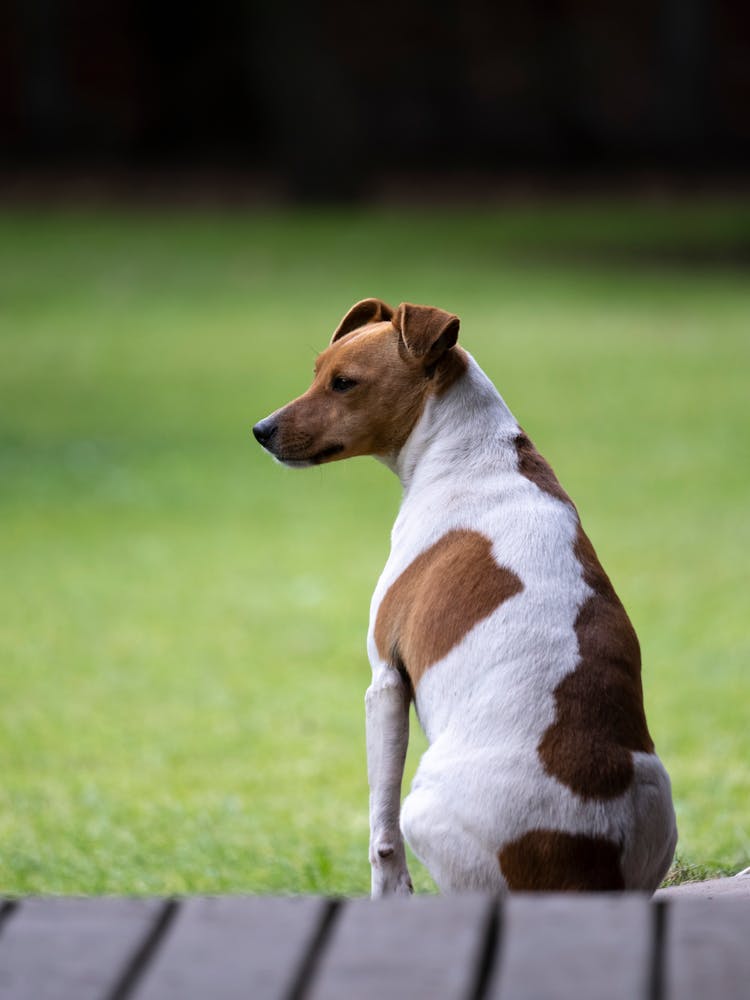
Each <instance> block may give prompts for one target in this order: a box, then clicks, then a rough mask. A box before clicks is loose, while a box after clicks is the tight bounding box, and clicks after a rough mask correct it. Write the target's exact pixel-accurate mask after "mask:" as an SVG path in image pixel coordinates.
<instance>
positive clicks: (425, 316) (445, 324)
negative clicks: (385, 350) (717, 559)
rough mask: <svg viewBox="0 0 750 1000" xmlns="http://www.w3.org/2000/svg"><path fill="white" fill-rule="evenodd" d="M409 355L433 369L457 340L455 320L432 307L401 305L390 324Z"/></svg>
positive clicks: (456, 317)
mask: <svg viewBox="0 0 750 1000" xmlns="http://www.w3.org/2000/svg"><path fill="white" fill-rule="evenodd" d="M391 322H392V323H393V325H394V326H395V327H396V329H397V330H398V332H399V333H400V334H401V339H402V340H403V342H404V345H405V346H406V349H407V350H408V351H409V353H410V354H413V355H414V357H416V358H421V359H422V360H423V361H424V364H425V367H426V368H429V367H430V366H431V365H435V364H436V363H437V362H438V361H439V360H440V358H441V357H442V356H443V355H444V354H445V352H446V351H449V350H450V349H451V347H453V346H455V343H456V341H457V340H458V327H459V325H460V323H461V321H460V319H459V318H458V316H454V315H453V313H448V312H445V310H444V309H436V308H435V307H434V306H414V305H412V304H411V303H410V302H402V303H401V305H400V306H399V307H398V309H397V310H396V312H395V313H394V316H393V319H392V320H391Z"/></svg>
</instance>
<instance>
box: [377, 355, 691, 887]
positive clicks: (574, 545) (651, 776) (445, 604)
mask: <svg viewBox="0 0 750 1000" xmlns="http://www.w3.org/2000/svg"><path fill="white" fill-rule="evenodd" d="M467 359H468V365H467V370H466V373H465V375H463V376H462V377H461V379H459V380H458V381H457V382H456V384H455V385H454V386H453V387H452V388H451V390H450V391H449V392H448V393H446V394H445V396H444V397H442V398H440V399H437V400H435V401H434V403H432V404H431V406H430V407H429V408H428V409H427V410H426V412H425V414H424V415H423V417H422V420H421V424H420V425H418V426H417V428H416V429H415V432H414V433H413V435H412V439H410V442H409V444H408V445H407V448H408V449H409V450H410V454H407V455H404V456H403V461H404V462H411V463H412V465H413V471H412V474H411V477H410V478H409V479H408V481H407V486H406V492H405V497H404V501H403V504H402V507H401V511H400V513H399V517H398V519H397V521H396V524H395V526H394V531H393V545H392V552H391V557H390V559H389V561H388V564H387V565H386V568H385V570H384V572H383V575H382V577H381V580H380V582H379V584H378V587H377V589H376V591H375V594H374V597H373V603H372V614H371V630H370V652H371V657H373V658H374V659H375V660H376V661H377V660H381V661H388V662H390V663H391V665H394V666H397V667H399V668H400V669H403V670H405V671H406V672H407V673H408V675H409V678H410V681H411V684H412V686H413V690H414V699H415V705H416V710H417V713H418V715H419V719H420V722H421V724H422V726H423V727H424V730H425V733H426V734H427V736H428V739H429V740H430V744H431V746H430V748H429V750H428V751H427V753H426V754H425V755H424V757H423V760H422V763H421V764H420V767H419V771H418V774H417V777H416V779H415V783H414V786H413V791H412V793H411V795H410V796H409V797H408V798H407V800H406V801H405V803H404V806H403V809H402V828H403V830H404V834H405V836H406V838H407V840H408V841H409V842H410V843H411V844H412V847H413V848H414V850H415V852H416V853H417V854H418V855H420V853H421V854H423V855H424V856H425V861H426V863H427V864H428V867H429V868H430V870H431V871H432V872H433V875H435V877H436V878H437V880H438V882H439V883H442V884H443V885H444V886H445V887H446V888H451V887H453V886H455V885H457V884H459V883H460V884H461V885H464V882H465V877H466V876H465V873H464V872H462V871H460V870H459V869H460V868H461V862H460V860H459V859H460V855H461V851H460V850H459V851H456V849H455V846H453V847H452V848H451V850H450V851H449V852H446V855H447V856H446V859H442V858H441V856H440V855H441V850H440V847H438V849H437V850H435V849H434V844H435V843H436V842H437V843H438V844H440V842H441V837H440V836H439V835H438V836H436V832H435V831H436V825H437V826H438V827H442V826H445V825H451V824H453V825H455V826H456V827H457V828H460V829H463V830H465V831H470V833H469V832H467V833H465V834H464V836H463V841H464V851H465V854H466V857H465V859H464V860H465V863H466V867H467V869H468V868H470V869H471V870H472V871H473V872H474V873H475V875H474V877H475V879H476V881H477V887H478V888H479V887H484V886H485V885H486V883H487V880H488V878H489V874H490V872H492V873H493V875H494V877H495V880H496V881H497V882H498V884H500V883H501V882H502V880H504V882H505V883H506V884H508V885H510V886H511V887H512V888H513V887H515V888H535V887H544V888H556V887H586V888H597V887H599V888H613V889H614V888H625V887H627V888H641V889H649V890H652V889H654V888H655V887H656V886H657V885H658V883H659V881H660V880H661V878H662V877H663V875H664V872H665V870H666V868H667V866H668V864H669V862H670V860H671V857H672V853H673V851H674V841H675V836H676V834H675V829H674V818H673V813H672V806H671V794H670V789H669V779H668V777H667V775H666V772H665V771H664V769H663V767H662V765H661V763H660V761H659V760H658V758H657V757H656V756H655V755H654V753H653V743H652V741H651V737H650V735H649V732H648V727H647V725H646V720H645V715H644V710H643V698H642V691H641V677H640V666H641V665H640V649H639V645H638V640H637V637H636V635H635V632H634V630H633V627H632V625H631V623H630V621H629V619H628V616H627V614H626V613H625V610H624V608H623V606H622V604H621V603H620V601H619V599H618V597H617V595H616V594H615V591H614V589H613V588H612V585H611V583H610V581H609V579H608V577H607V576H606V574H605V573H604V571H603V570H602V568H601V566H600V564H599V561H598V559H597V557H596V554H595V552H594V550H593V547H592V546H591V543H590V542H589V540H588V538H587V537H586V535H585V533H584V532H583V529H582V527H581V523H580V520H579V517H578V514H577V511H576V509H575V507H574V505H573V503H572V502H571V501H570V499H569V498H568V496H567V495H566V494H565V492H564V491H563V489H562V487H561V486H560V484H559V482H558V481H557V479H556V477H555V476H554V473H553V472H552V470H551V469H550V468H549V466H548V465H547V464H546V463H545V462H544V460H543V459H542V458H541V456H539V454H538V453H537V452H536V451H535V449H534V448H533V445H532V444H531V442H530V441H529V439H528V438H527V437H526V435H525V434H524V433H523V432H522V431H521V429H520V428H519V426H518V425H517V423H516V421H515V420H514V418H513V417H512V415H511V414H510V412H509V411H508V410H507V407H506V406H505V404H504V403H503V402H502V400H501V398H500V397H499V395H498V394H497V392H496V390H495V389H494V387H493V386H492V385H491V383H489V380H487V379H486V377H485V376H484V375H483V373H482V372H481V370H480V369H479V368H478V366H477V365H476V363H475V362H474V361H473V360H472V359H469V358H468V356H467ZM443 840H444V841H445V842H446V843H447V842H448V837H447V834H446V837H445V838H443ZM631 844H636V845H638V847H637V849H636V850H630V845H631ZM478 853H479V854H481V864H479V863H478V861H479V859H478V857H477V854H478ZM592 857H594V858H597V859H599V860H598V861H597V864H596V865H595V866H594V874H593V876H592V874H591V872H592V866H591V858H592ZM576 859H578V863H576ZM582 861H583V867H584V868H585V872H582V871H581V868H582ZM480 871H481V872H483V873H484V875H483V876H480V875H479V872H480ZM560 880H562V883H563V884H561V885H560V884H558V883H559V881H560ZM581 880H583V881H584V882H585V886H584V885H583V884H580V883H581Z"/></svg>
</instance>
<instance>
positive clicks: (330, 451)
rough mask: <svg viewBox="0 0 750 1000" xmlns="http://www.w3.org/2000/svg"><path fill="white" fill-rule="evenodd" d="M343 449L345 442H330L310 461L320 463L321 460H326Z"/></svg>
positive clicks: (315, 463) (314, 463)
mask: <svg viewBox="0 0 750 1000" xmlns="http://www.w3.org/2000/svg"><path fill="white" fill-rule="evenodd" d="M343 450H344V446H343V444H330V445H329V446H328V447H327V448H323V449H322V450H321V451H318V452H316V453H315V454H314V455H313V457H312V458H311V459H310V461H311V462H312V464H313V465H320V463H321V462H325V461H326V459H329V458H333V456H334V455H338V454H340V453H341V452H342V451H343Z"/></svg>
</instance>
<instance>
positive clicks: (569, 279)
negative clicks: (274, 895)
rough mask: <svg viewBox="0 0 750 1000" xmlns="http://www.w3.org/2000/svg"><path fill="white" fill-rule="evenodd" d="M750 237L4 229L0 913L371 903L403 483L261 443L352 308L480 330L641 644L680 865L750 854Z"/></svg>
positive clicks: (497, 216) (229, 218) (368, 222)
mask: <svg viewBox="0 0 750 1000" xmlns="http://www.w3.org/2000/svg"><path fill="white" fill-rule="evenodd" d="M749 231H750V206H748V205H746V204H745V205H742V204H739V205H738V204H730V203H727V204H709V205H704V206H697V207H688V208H686V207H682V208H680V207H672V208H658V207H654V206H642V207H639V206H637V205H609V206H586V205H582V206H581V205H579V206H576V205H572V206H569V207H562V208H561V207H554V206H552V207H548V208H539V209H531V208H529V209H516V210H512V211H505V212H503V211H500V210H495V211H492V212H487V213H480V212H475V213H473V214H472V213H462V212H453V213H451V212H443V213H418V212H411V213H407V214H405V213H403V212H395V211H391V212H379V213H376V212H360V213H354V212H319V213H313V212H310V213H306V214H292V213H269V214H261V213H256V214H251V213H247V214H243V213H236V214H234V215H230V214H223V215H222V214H210V213H203V214H189V213H179V212H168V211H163V212H161V213H153V214H147V213H138V212H126V211H125V210H122V211H120V212H115V211H111V212H107V213H100V214H94V213H85V212H78V213H76V212H73V211H68V212H51V211H50V212H40V213H36V214H35V213H30V212H26V213H20V212H15V213H13V212H7V211H6V212H5V213H4V214H3V215H2V216H0V713H1V715H0V774H2V781H1V782H0V892H5V893H28V892H77V893H104V892H107V893H126V892H127V893H131V892H134V893H146V892H159V893H170V892H225V891H252V892H342V893H364V892H366V891H367V887H368V883H369V873H368V866H367V860H366V850H367V789H366V777H365V758H364V738H363V694H364V690H365V687H366V686H367V683H368V674H369V671H368V665H367V661H366V657H365V650H364V636H365V631H366V626H367V611H368V604H369V597H370V592H371V589H372V586H373V584H374V582H375V580H376V578H377V575H378V573H379V570H380V568H381V566H382V564H383V562H384V560H385V557H386V554H387V549H388V540H389V530H390V525H391V522H392V519H393V517H394V515H395V512H396V509H397V506H398V502H399V489H398V484H397V482H396V480H395V479H394V478H393V477H392V476H391V475H390V473H388V472H387V471H386V470H385V469H384V468H382V467H381V466H380V465H379V464H378V463H376V462H373V461H372V460H367V459H360V460H357V461H354V462H351V463H341V464H338V465H332V466H328V467H326V468H324V469H319V470H310V471H308V472H291V471H288V470H285V469H281V468H278V467H276V466H274V465H273V464H272V463H271V461H270V460H269V459H268V458H267V457H265V456H264V455H263V454H262V453H261V451H260V449H259V448H258V447H257V445H255V443H254V442H253V441H252V440H251V438H250V435H249V429H250V426H251V424H252V423H253V422H254V421H255V420H256V419H258V418H259V417H261V416H263V415H265V414H266V413H268V412H269V411H270V410H272V409H274V408H276V407H277V406H278V405H280V404H281V403H283V402H285V401H286V400H287V399H289V398H291V397H292V396H293V395H296V394H297V393H298V392H300V391H302V390H303V389H304V388H305V387H306V385H307V383H308V380H309V377H310V374H311V368H312V363H313V358H314V356H315V353H316V351H317V350H319V349H320V348H322V347H323V346H324V345H325V343H326V342H327V339H328V337H329V335H330V331H331V330H332V329H333V327H334V326H335V324H336V322H337V321H338V319H339V317H340V315H341V314H342V313H343V312H344V311H345V309H346V308H347V307H348V306H349V305H350V304H351V303H352V302H353V301H355V300H356V299H359V298H362V297H364V296H366V295H380V296H382V297H384V298H386V299H388V300H390V301H392V302H393V303H394V304H395V303H398V302H399V301H400V300H402V299H408V300H411V301H417V302H420V301H421V302H431V303H435V304H439V305H442V306H444V307H446V308H448V309H450V310H453V311H455V312H457V313H459V315H461V317H462V338H463V343H464V344H465V346H467V347H468V348H469V350H471V351H472V352H473V353H474V354H475V355H476V357H477V358H478V359H479V361H480V363H481V364H482V365H483V367H484V368H485V369H486V370H487V371H488V373H489V374H490V375H491V376H492V377H493V379H494V380H495V381H496V383H497V385H498V386H499V388H500V389H501V391H502V392H503V394H504V395H505V397H506V399H507V401H508V402H509V404H510V406H511V407H512V409H513V410H514V412H515V413H516V415H517V416H518V418H519V419H520V420H521V422H522V423H523V424H524V426H525V427H526V429H527V430H528V431H529V433H530V434H531V435H532V437H533V438H534V439H535V441H536V443H537V444H538V446H539V447H540V449H541V450H542V452H543V453H544V454H545V455H546V456H547V457H548V458H549V459H550V460H551V462H552V464H553V465H554V466H555V468H556V470H557V472H558V474H559V475H560V477H561V479H562V481H563V483H564V485H565V486H566V487H567V488H568V490H569V491H570V492H571V493H572V495H573V497H574V498H575V499H576V501H577V503H578V505H579V508H580V510H581V513H582V516H583V519H584V523H585V525H586V528H587V530H588V532H589V534H590V535H591V536H592V539H593V541H594V544H595V545H596V546H597V548H598V550H599V553H600V556H601V557H602V560H603V562H604V564H605V566H606V568H607V569H608V570H609V572H610V574H611V575H612V577H613V578H614V581H615V584H616V586H617V587H618V590H619V591H620V594H621V596H622V598H623V600H624V601H625V603H626V605H627V607H628V609H629V610H630V612H631V614H632V617H633V619H634V622H635V624H636V627H637V628H638V631H639V633H640V637H641V641H642V646H643V652H644V684H645V690H646V699H647V710H648V714H649V720H650V724H651V729H652V733H653V735H654V737H655V740H656V743H657V747H658V750H659V751H660V753H661V755H662V757H663V759H664V761H665V763H666V764H667V767H668V768H669V770H670V772H671V774H672V778H673V784H674V792H675V799H676V805H677V811H678V819H679V825H680V832H681V840H680V846H679V849H678V850H679V857H680V865H681V867H680V869H679V871H680V872H683V873H687V874H688V875H689V873H690V872H691V871H697V870H700V871H701V872H706V873H709V874H713V873H716V872H723V871H732V870H736V869H738V868H739V867H741V866H745V865H747V864H748V863H750V819H749V818H748V808H747V804H748V802H749V801H750V776H749V772H748V766H747V765H748V760H750V727H748V725H747V713H748V684H747V665H748V660H749V659H750V642H749V640H748V628H747V620H748V618H747V587H746V584H747V557H748V555H747V554H748V551H749V550H750V519H749V518H748V505H749V502H750V431H749V428H750V421H749V420H748V388H747V385H748V370H749V365H750V282H748V280H747V278H748V276H747V273H743V271H742V269H741V267H740V266H739V264H735V263H733V262H732V255H733V254H737V251H738V249H739V250H740V251H741V250H742V249H743V248H744V249H745V250H746V249H747V234H748V232H749ZM683 258H685V259H686V260H687V261H688V263H681V260H682V259H683ZM722 259H725V260H726V263H725V264H724V265H723V266H722V265H721V264H720V261H721V260H722ZM738 259H739V258H738ZM700 260H704V261H705V262H706V266H698V263H697V262H698V261H700ZM690 261H692V263H690ZM413 734H414V735H413V739H412V747H411V749H410V755H409V763H408V776H410V775H411V773H412V772H413V769H414V767H415V765H416V762H417V760H418V756H419V753H420V752H421V750H422V749H423V747H424V741H423V738H422V737H421V735H419V734H418V733H417V729H416V725H415V726H414V728H413ZM414 868H415V872H414V873H415V876H416V877H415V881H416V884H417V886H418V888H421V889H426V888H428V887H429V886H430V884H431V883H430V880H429V878H428V876H427V875H426V874H425V873H424V872H422V871H419V870H418V866H416V865H415V866H414ZM681 877H682V876H681Z"/></svg>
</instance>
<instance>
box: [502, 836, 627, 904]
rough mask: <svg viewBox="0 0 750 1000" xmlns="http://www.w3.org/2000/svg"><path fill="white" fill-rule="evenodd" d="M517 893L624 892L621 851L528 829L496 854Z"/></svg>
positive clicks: (587, 840) (597, 839) (598, 841)
mask: <svg viewBox="0 0 750 1000" xmlns="http://www.w3.org/2000/svg"><path fill="white" fill-rule="evenodd" d="M498 858H499V861H500V870H501V871H502V873H503V875H504V876H505V880H506V882H507V883H508V887H509V888H510V889H511V890H514V891H516V892H534V891H536V892H611V891H613V890H618V889H624V888H625V880H624V879H623V876H622V871H621V869H620V852H619V849H618V847H617V845H616V844H614V843H613V842H612V841H611V840H605V839H604V838H602V837H588V836H586V835H584V834H580V833H561V832H560V831H557V830H531V831H530V832H529V833H525V834H524V835H523V836H522V837H519V838H518V840H514V841H512V842H511V843H510V844H506V845H505V846H504V847H503V848H502V849H501V850H500V851H499V853H498Z"/></svg>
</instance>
